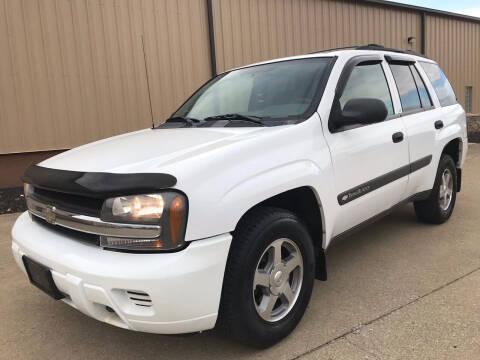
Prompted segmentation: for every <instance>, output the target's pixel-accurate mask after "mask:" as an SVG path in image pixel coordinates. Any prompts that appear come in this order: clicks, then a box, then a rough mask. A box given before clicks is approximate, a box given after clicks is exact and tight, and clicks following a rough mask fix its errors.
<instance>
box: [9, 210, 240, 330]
mask: <svg viewBox="0 0 480 360" xmlns="http://www.w3.org/2000/svg"><path fill="white" fill-rule="evenodd" d="M12 239H13V241H12V251H13V256H14V258H15V260H16V262H17V264H18V266H19V267H20V268H21V269H22V270H23V271H24V272H25V273H26V271H25V267H24V265H23V262H22V256H23V255H26V256H27V257H30V258H31V259H33V260H35V261H37V262H39V263H41V264H43V265H45V266H47V267H49V268H50V269H51V271H52V276H53V280H54V282H55V284H56V285H57V287H58V289H59V290H60V291H61V292H62V293H64V294H65V295H66V297H65V299H63V300H62V301H64V302H66V303H67V304H69V305H71V306H73V307H74V308H76V309H78V310H80V311H81V312H83V313H85V314H86V315H88V316H91V317H93V318H95V319H97V320H100V321H103V322H106V323H109V324H112V325H115V326H119V327H122V328H126V329H131V330H136V331H144V332H152V333H159V334H179V333H189V332H197V331H202V330H207V329H211V328H213V327H214V326H215V322H216V320H217V314H218V307H219V303H220V295H221V290H222V282H223V274H224V271H225V264H226V261H227V256H228V250H229V247H230V242H231V239H232V237H231V235H230V234H224V235H219V236H215V237H212V238H208V239H204V240H198V241H194V242H192V243H191V244H190V245H189V246H188V247H187V248H186V249H184V250H182V251H179V252H175V253H164V254H161V253H159V254H130V253H121V252H112V251H106V250H103V249H101V248H99V247H97V246H94V245H89V244H85V243H83V242H79V241H78V240H75V239H73V238H70V237H68V236H66V235H64V234H60V233H57V232H55V231H52V230H50V229H47V228H45V227H43V226H42V225H40V224H37V223H36V222H33V221H32V220H31V219H30V217H29V215H28V213H24V214H22V215H21V216H20V217H19V218H18V220H17V221H16V223H15V225H14V227H13V230H12ZM132 293H133V295H132ZM135 294H140V295H135ZM132 297H133V298H135V297H137V298H141V299H143V300H144V302H140V305H138V303H139V301H135V300H132ZM145 299H146V301H148V299H149V300H151V301H150V302H145ZM145 304H147V305H151V306H145ZM142 305H144V306H142ZM107 306H108V307H109V308H111V309H113V310H114V312H113V313H112V312H110V311H108V310H107V308H106V307H107Z"/></svg>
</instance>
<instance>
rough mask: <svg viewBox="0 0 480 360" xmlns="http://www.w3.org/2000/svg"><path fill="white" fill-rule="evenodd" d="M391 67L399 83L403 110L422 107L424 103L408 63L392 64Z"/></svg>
mask: <svg viewBox="0 0 480 360" xmlns="http://www.w3.org/2000/svg"><path fill="white" fill-rule="evenodd" d="M390 68H391V69H392V74H393V77H394V78H395V83H396V84H397V89H398V93H399V95H400V102H401V103H402V110H403V111H411V110H416V109H420V108H421V107H422V105H421V103H420V97H419V96H418V91H417V86H416V85H415V80H413V75H412V72H411V71H410V67H409V66H408V65H397V64H390Z"/></svg>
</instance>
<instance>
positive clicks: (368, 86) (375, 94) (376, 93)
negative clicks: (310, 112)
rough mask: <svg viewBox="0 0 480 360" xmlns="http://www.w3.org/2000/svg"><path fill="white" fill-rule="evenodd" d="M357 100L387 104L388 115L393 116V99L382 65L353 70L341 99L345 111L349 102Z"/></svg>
mask: <svg viewBox="0 0 480 360" xmlns="http://www.w3.org/2000/svg"><path fill="white" fill-rule="evenodd" d="M356 98H374V99H380V100H382V101H383V102H384V103H385V106H386V107H387V111H388V115H392V114H393V104H392V97H391V96H390V90H389V89H388V83H387V79H386V78H385V74H384V73H383V69H382V65H380V64H369V65H357V66H356V67H355V68H354V69H353V70H352V73H351V74H350V77H349V78H348V81H347V84H346V85H345V89H344V90H343V93H342V96H341V97H340V106H341V108H342V109H343V107H344V106H345V104H346V103H347V102H348V100H351V99H356Z"/></svg>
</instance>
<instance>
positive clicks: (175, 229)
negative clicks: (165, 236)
mask: <svg viewBox="0 0 480 360" xmlns="http://www.w3.org/2000/svg"><path fill="white" fill-rule="evenodd" d="M184 211H185V205H184V204H183V199H182V198H181V197H180V196H177V197H176V198H175V199H173V201H172V204H171V205H170V233H171V239H172V243H173V244H176V243H177V241H178V238H179V236H180V233H181V232H182V228H183V226H182V225H183V213H184Z"/></svg>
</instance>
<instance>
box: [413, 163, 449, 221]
mask: <svg viewBox="0 0 480 360" xmlns="http://www.w3.org/2000/svg"><path fill="white" fill-rule="evenodd" d="M456 198H457V169H456V167H455V163H454V161H453V159H452V157H451V156H450V155H447V154H443V155H442V157H441V158H440V162H439V164H438V169H437V176H436V178H435V183H434V185H433V189H432V192H431V193H430V196H429V198H428V199H426V200H422V201H415V202H414V207H415V213H416V214H417V218H418V219H419V220H420V221H423V222H426V223H430V224H442V223H444V222H445V221H447V220H448V219H449V218H450V216H451V215H452V212H453V208H454V207H455V200H456Z"/></svg>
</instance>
